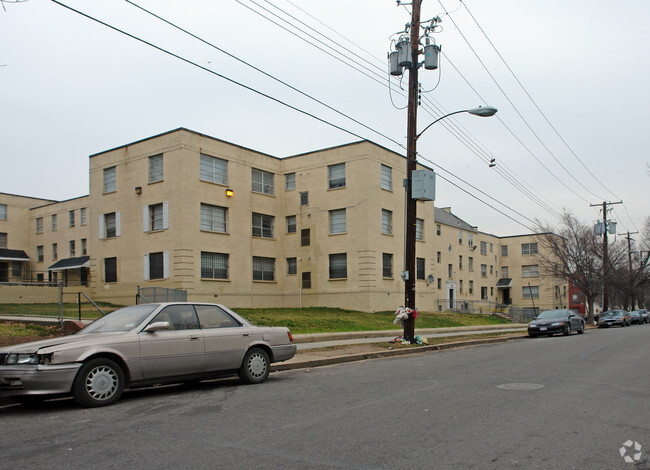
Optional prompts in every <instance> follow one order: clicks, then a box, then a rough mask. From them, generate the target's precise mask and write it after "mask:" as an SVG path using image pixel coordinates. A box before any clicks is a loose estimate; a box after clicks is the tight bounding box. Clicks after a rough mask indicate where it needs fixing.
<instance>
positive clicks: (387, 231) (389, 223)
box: [381, 209, 393, 235]
mask: <svg viewBox="0 0 650 470" xmlns="http://www.w3.org/2000/svg"><path fill="white" fill-rule="evenodd" d="M381 233H382V234H383V235H392V234H393V211H389V210H388V209H382V210H381Z"/></svg>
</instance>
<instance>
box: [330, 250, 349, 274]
mask: <svg viewBox="0 0 650 470" xmlns="http://www.w3.org/2000/svg"><path fill="white" fill-rule="evenodd" d="M347 277H348V255H347V253H336V254H333V255H330V279H344V278H347Z"/></svg>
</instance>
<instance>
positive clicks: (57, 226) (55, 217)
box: [52, 214, 59, 232]
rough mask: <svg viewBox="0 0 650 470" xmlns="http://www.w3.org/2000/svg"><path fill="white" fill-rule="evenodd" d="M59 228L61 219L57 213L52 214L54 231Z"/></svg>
mask: <svg viewBox="0 0 650 470" xmlns="http://www.w3.org/2000/svg"><path fill="white" fill-rule="evenodd" d="M58 229H59V219H58V217H57V215H56V214H52V231H53V232H56V231H57V230H58Z"/></svg>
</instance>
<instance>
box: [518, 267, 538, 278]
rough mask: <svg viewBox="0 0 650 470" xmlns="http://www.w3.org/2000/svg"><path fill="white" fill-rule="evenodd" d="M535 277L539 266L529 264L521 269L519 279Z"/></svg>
mask: <svg viewBox="0 0 650 470" xmlns="http://www.w3.org/2000/svg"><path fill="white" fill-rule="evenodd" d="M536 276H539V266H538V265H537V264H529V265H524V266H522V267H521V277H536Z"/></svg>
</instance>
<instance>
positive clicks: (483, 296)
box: [481, 287, 488, 300]
mask: <svg viewBox="0 0 650 470" xmlns="http://www.w3.org/2000/svg"><path fill="white" fill-rule="evenodd" d="M487 298H488V294H487V287H481V300H487Z"/></svg>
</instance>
